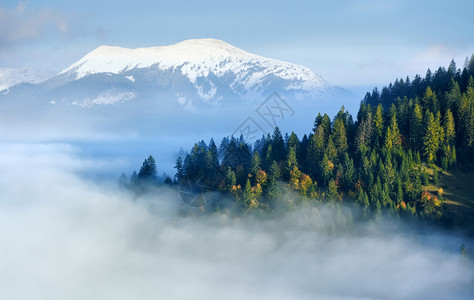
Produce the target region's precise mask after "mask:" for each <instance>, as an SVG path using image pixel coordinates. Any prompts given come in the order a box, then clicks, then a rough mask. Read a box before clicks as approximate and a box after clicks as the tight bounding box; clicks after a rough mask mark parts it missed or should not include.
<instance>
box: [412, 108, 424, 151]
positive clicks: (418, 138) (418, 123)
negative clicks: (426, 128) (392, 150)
mask: <svg viewBox="0 0 474 300" xmlns="http://www.w3.org/2000/svg"><path fill="white" fill-rule="evenodd" d="M422 141H423V114H422V112H421V108H420V105H419V104H418V103H416V104H415V105H414V108H413V112H412V114H411V118H410V145H412V147H413V149H415V150H418V151H419V150H421V146H422Z"/></svg>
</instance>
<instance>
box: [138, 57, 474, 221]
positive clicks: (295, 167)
mask: <svg viewBox="0 0 474 300" xmlns="http://www.w3.org/2000/svg"><path fill="white" fill-rule="evenodd" d="M473 75H474V55H473V56H471V59H470V60H467V62H466V63H465V66H464V68H463V69H462V70H460V69H456V66H455V64H454V62H451V64H450V65H449V68H448V69H447V70H446V69H444V68H439V69H438V70H437V71H436V72H435V73H434V74H432V73H431V71H430V70H428V72H427V73H426V76H425V77H423V78H422V77H421V76H419V75H417V76H416V77H415V79H414V80H413V81H410V79H409V78H408V77H407V79H406V80H401V79H400V80H398V79H397V80H396V81H395V83H393V84H390V85H389V86H388V87H384V88H383V89H382V92H381V93H379V92H378V90H377V89H374V90H373V91H372V93H367V95H366V96H365V98H364V100H363V101H361V104H360V108H359V111H358V113H357V116H356V118H355V119H354V118H353V117H352V116H351V115H350V114H349V112H348V111H347V110H345V108H344V107H342V108H341V109H340V111H339V112H338V113H337V114H336V115H335V116H334V117H333V118H332V119H331V118H330V117H329V116H328V115H327V114H321V113H319V114H317V116H316V117H315V121H314V124H313V128H312V129H311V130H310V132H309V133H308V134H304V135H303V136H302V137H301V138H300V137H298V136H297V135H296V134H295V133H294V132H292V133H291V134H285V136H283V134H282V132H281V131H280V129H279V128H278V127H276V128H275V129H274V131H273V133H272V134H268V135H264V136H262V137H261V138H260V139H259V140H257V141H256V142H255V143H253V144H250V143H247V142H246V141H245V140H244V139H243V137H224V138H223V139H222V140H221V142H220V144H219V146H217V145H216V143H215V141H214V139H211V140H210V141H209V143H206V142H204V141H200V142H198V143H196V144H195V145H194V146H193V148H192V149H191V150H190V152H189V153H187V154H186V155H184V156H183V157H181V156H180V157H178V159H177V161H176V165H175V168H176V175H175V177H174V179H173V180H171V178H168V180H167V183H169V184H171V183H174V184H181V183H182V182H183V181H186V182H196V181H199V182H200V184H202V185H205V186H206V187H208V188H211V189H213V190H215V191H219V192H220V193H221V194H226V195H228V196H230V197H231V198H232V199H234V201H235V203H236V205H237V207H238V209H240V210H242V211H262V212H271V211H273V210H275V209H276V207H277V206H281V205H286V206H287V207H291V206H292V205H296V204H298V203H301V202H305V201H324V202H327V203H330V204H332V205H336V206H337V205H339V204H341V203H346V204H348V205H354V206H355V207H357V209H358V210H359V211H360V217H361V218H364V219H370V218H374V217H380V216H381V215H383V214H384V213H386V214H391V215H396V216H400V217H406V218H412V217H413V218H422V219H430V220H435V221H437V222H445V223H446V222H449V216H448V215H447V213H446V210H445V208H444V205H443V190H442V189H441V188H439V189H438V192H437V193H430V192H429V191H428V190H427V188H426V187H427V186H428V185H429V184H432V185H435V186H436V185H438V181H439V174H440V172H441V171H442V170H448V169H451V168H455V167H458V168H463V169H466V170H469V169H471V168H472V163H473V161H472V160H473V158H474V155H473V154H474V152H473V151H474V79H473ZM146 162H147V161H146V160H145V162H144V166H143V167H145V165H146ZM143 167H142V168H143ZM140 173H142V170H140ZM140 173H139V174H138V175H137V178H138V179H139V181H140ZM145 173H146V172H145ZM142 177H143V176H142ZM132 179H133V176H132ZM219 205H220V204H219V202H218V201H217V202H216V203H215V204H214V208H216V207H218V206H219Z"/></svg>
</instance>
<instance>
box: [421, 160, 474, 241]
mask: <svg viewBox="0 0 474 300" xmlns="http://www.w3.org/2000/svg"><path fill="white" fill-rule="evenodd" d="M440 187H441V188H442V189H443V192H444V193H443V197H444V204H445V207H446V210H447V212H448V213H450V214H451V215H452V217H453V223H454V224H453V225H455V226H456V227H459V228H463V229H465V230H467V231H468V232H469V233H472V234H474V172H468V173H465V172H463V171H461V170H459V169H456V170H453V171H443V172H442V173H441V172H440V179H439V184H438V185H437V186H435V185H429V186H428V187H427V189H428V191H430V192H432V193H433V194H435V195H436V194H437V193H438V190H439V188H440Z"/></svg>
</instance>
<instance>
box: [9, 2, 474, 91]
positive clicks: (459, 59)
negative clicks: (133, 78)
mask: <svg viewBox="0 0 474 300" xmlns="http://www.w3.org/2000/svg"><path fill="white" fill-rule="evenodd" d="M473 11H474V1H472V0H451V1H405V0H400V1H383V0H378V1H376V0H352V1H347V0H335V1H275V0H273V1H266V0H264V1H255V0H253V1H248V0H243V1H225V2H224V1H179V0H176V1H156V0H154V1H140V0H136V1H130V0H127V1H123V0H113V1H112V0H103V1H97V0H95V1H90V0H83V1H64V0H62V1H60V0H42V1H30V2H19V1H13V0H2V1H1V2H0V67H26V66H30V67H33V68H39V69H46V70H53V71H59V70H61V69H63V68H65V67H67V66H68V65H70V64H72V63H73V62H74V61H76V60H77V59H79V58H80V57H82V56H83V55H84V54H86V53H87V52H89V51H91V50H93V49H95V48H96V47H98V46H100V45H103V44H107V45H117V46H123V47H130V48H136V47H145V46H159V45H168V44H172V43H176V42H179V41H182V40H185V39H190V38H208V37H210V38H217V39H222V40H224V41H226V42H228V43H230V44H233V45H234V46H237V47H239V48H242V49H244V50H247V51H249V52H252V53H256V54H259V55H262V56H267V57H272V58H278V59H281V60H286V61H290V62H293V63H298V64H302V65H305V66H307V67H309V68H311V69H312V70H313V71H314V72H315V73H317V74H319V75H321V76H323V78H325V79H327V80H328V81H330V82H331V83H333V84H336V85H339V86H344V87H349V88H350V87H354V86H375V85H381V84H387V83H388V82H389V81H393V80H394V79H395V78H396V77H405V76H406V75H410V76H413V75H414V74H417V73H421V74H424V72H425V71H426V69H427V68H428V67H430V68H436V67H438V66H440V65H444V66H446V65H448V63H449V61H450V60H451V58H454V59H455V61H456V63H457V64H458V66H462V65H463V63H464V59H465V57H466V56H470V55H471V54H472V53H473V52H474V35H473V34H472V33H471V31H472V29H473V28H474V18H473V17H472V12H473Z"/></svg>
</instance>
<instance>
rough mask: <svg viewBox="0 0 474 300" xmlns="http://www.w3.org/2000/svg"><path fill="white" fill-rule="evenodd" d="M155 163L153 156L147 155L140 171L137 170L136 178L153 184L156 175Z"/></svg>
mask: <svg viewBox="0 0 474 300" xmlns="http://www.w3.org/2000/svg"><path fill="white" fill-rule="evenodd" d="M156 173H157V169H156V163H155V159H154V158H153V156H151V155H150V156H148V158H147V159H145V161H144V162H143V165H142V167H141V168H140V172H138V180H140V181H141V182H145V183H151V184H155V183H156V181H157V179H158V177H157V174H156Z"/></svg>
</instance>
